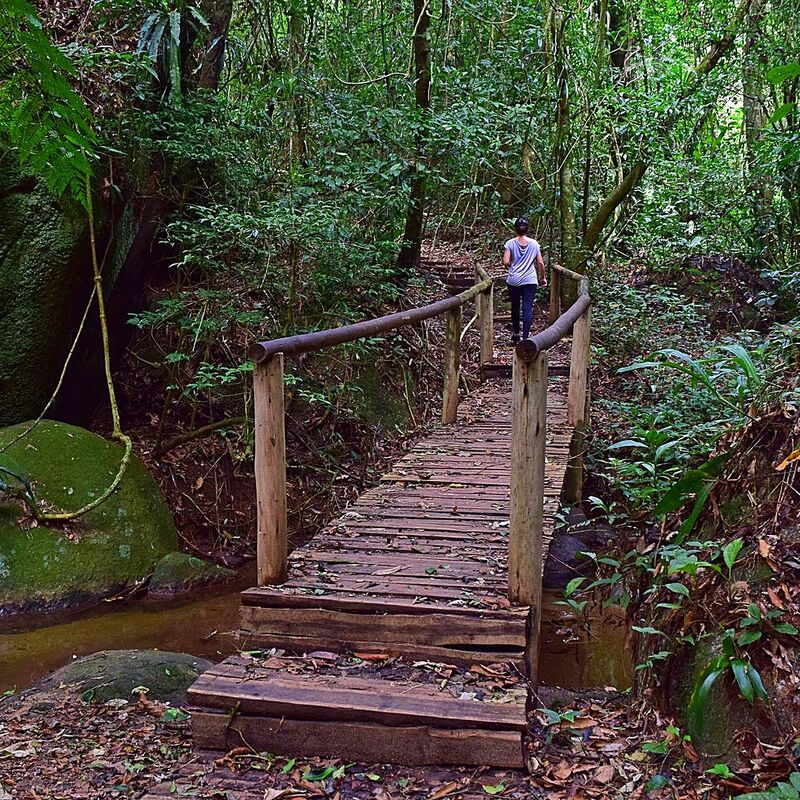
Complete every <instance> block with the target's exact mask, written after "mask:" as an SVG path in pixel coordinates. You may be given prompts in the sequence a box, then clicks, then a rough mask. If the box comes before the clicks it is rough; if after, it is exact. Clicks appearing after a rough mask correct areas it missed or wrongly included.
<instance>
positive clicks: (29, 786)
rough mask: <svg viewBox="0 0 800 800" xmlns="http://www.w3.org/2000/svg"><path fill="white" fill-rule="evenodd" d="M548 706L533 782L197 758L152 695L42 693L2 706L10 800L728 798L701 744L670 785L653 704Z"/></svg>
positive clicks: (532, 759)
mask: <svg viewBox="0 0 800 800" xmlns="http://www.w3.org/2000/svg"><path fill="white" fill-rule="evenodd" d="M540 700H541V704H542V706H550V707H551V708H552V707H553V706H555V707H558V708H559V711H558V712H555V711H552V710H551V711H548V712H543V711H542V712H534V713H533V714H532V715H531V726H530V737H529V742H528V748H529V753H528V763H529V770H530V772H529V773H525V772H522V771H511V770H492V769H487V768H477V769H475V768H470V769H464V768H461V769H448V768H420V767H398V766H386V765H382V764H350V763H346V762H342V761H335V760H322V759H308V758H280V757H275V756H273V755H271V754H268V753H253V752H250V751H248V750H247V748H239V749H237V750H233V751H231V752H230V753H228V754H225V755H221V754H219V753H216V754H210V753H196V752H193V751H192V749H191V747H192V741H191V735H190V723H189V722H188V721H187V720H186V714H184V713H182V712H180V711H179V710H177V709H173V708H170V707H168V706H166V705H163V704H161V703H157V702H153V701H150V700H148V699H147V698H146V697H145V696H144V695H141V696H139V698H138V699H132V700H131V701H130V702H126V701H125V700H110V701H108V702H107V703H105V704H98V703H96V702H87V701H86V700H85V699H84V698H83V697H81V696H80V695H79V694H77V693H75V691H74V690H72V689H70V688H67V687H48V688H45V689H42V690H39V689H33V690H28V691H27V692H23V693H22V694H21V695H20V696H19V697H15V698H6V699H4V701H2V702H0V734H2V736H0V741H2V747H0V798H3V799H4V800H5V798H15V800H16V799H17V798H19V800H105V799H106V798H121V797H143V796H145V797H150V796H151V794H154V796H165V797H169V796H171V797H195V798H219V799H220V800H266V799H267V798H268V799H269V800H277V798H285V800H289V798H312V797H326V798H336V799H337V800H344V799H345V798H359V799H360V798H364V800H366V799H367V798H375V799H376V800H388V798H421V799H423V800H442V799H443V798H461V799H463V800H466V799H470V798H479V797H483V798H487V797H491V796H499V797H507V798H516V799H517V800H520V799H521V798H539V797H541V798H545V797H547V798H554V799H555V800H568V799H569V798H607V797H615V796H619V797H626V798H627V797H632V798H635V797H640V796H643V795H644V794H645V792H647V793H648V794H649V795H650V796H654V797H659V796H664V797H667V796H678V797H687V798H690V797H700V796H704V797H709V796H711V797H713V796H718V797H723V796H725V794H724V787H720V793H719V794H717V795H709V794H708V791H709V790H710V789H711V786H712V785H713V781H712V779H711V778H710V777H709V776H707V775H704V773H703V771H702V768H701V766H700V760H699V758H698V756H697V754H696V753H695V752H694V751H693V749H692V747H691V745H690V744H689V743H683V744H682V745H681V750H682V762H683V764H682V767H681V768H680V769H679V770H677V771H676V769H675V765H674V763H673V764H672V768H671V769H670V770H669V771H668V775H669V781H668V779H667V775H666V774H665V775H662V774H661V771H662V769H664V771H665V772H667V770H666V769H665V757H664V755H663V754H662V753H661V751H662V749H663V748H661V747H659V746H658V745H659V743H660V742H661V741H662V740H664V739H665V736H666V737H667V738H668V736H669V735H668V734H665V733H664V731H663V728H664V726H665V723H666V721H665V720H661V719H660V718H659V717H658V715H657V714H656V713H655V712H653V711H652V710H648V708H647V707H646V705H644V704H641V703H636V704H631V702H630V700H629V699H628V698H627V697H626V696H624V695H621V694H619V693H617V692H613V691H608V692H603V691H591V692H569V693H567V692H562V691H557V692H554V691H547V690H545V692H544V693H543V695H542V697H541V698H540ZM659 776H660V777H659ZM668 783H669V786H670V788H669V790H666V789H663V787H666V786H667V785H668ZM159 787H160V788H159ZM662 791H663V794H662ZM673 792H674V793H675V794H673Z"/></svg>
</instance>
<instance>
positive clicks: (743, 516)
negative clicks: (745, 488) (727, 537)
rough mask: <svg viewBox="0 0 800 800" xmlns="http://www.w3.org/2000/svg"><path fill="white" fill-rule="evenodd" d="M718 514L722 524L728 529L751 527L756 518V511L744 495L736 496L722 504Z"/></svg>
mask: <svg viewBox="0 0 800 800" xmlns="http://www.w3.org/2000/svg"><path fill="white" fill-rule="evenodd" d="M719 513H720V516H721V517H722V519H723V521H724V523H725V524H726V525H727V526H728V527H730V528H741V527H742V526H744V525H751V524H752V523H753V522H754V521H755V518H756V509H755V508H754V507H753V505H752V504H751V502H750V498H749V497H748V496H747V495H746V494H738V495H735V496H734V497H732V498H731V499H730V500H727V501H726V502H724V503H722V504H721V505H720V507H719Z"/></svg>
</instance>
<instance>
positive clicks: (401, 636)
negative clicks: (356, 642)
mask: <svg viewBox="0 0 800 800" xmlns="http://www.w3.org/2000/svg"><path fill="white" fill-rule="evenodd" d="M240 613H241V616H240V625H241V627H242V630H250V631H259V630H260V631H269V632H270V633H272V634H279V633H285V634H287V635H290V636H292V635H296V634H297V632H298V631H299V630H302V631H303V635H304V636H316V635H320V636H328V637H331V638H336V639H346V638H353V637H355V638H357V639H361V640H364V641H381V642H411V643H414V644H425V645H435V646H437V647H454V648H457V649H465V647H464V646H465V645H492V646H493V647H494V648H497V647H505V646H508V647H524V646H525V625H524V622H522V621H521V620H517V621H516V624H514V622H513V621H512V620H509V621H506V620H497V619H487V620H484V621H483V622H482V623H481V624H480V625H476V624H475V622H474V620H472V619H470V618H469V617H458V616H453V615H450V614H422V615H420V614H390V615H369V616H364V615H362V616H360V617H356V616H355V615H353V614H349V613H346V612H341V611H327V610H324V609H296V608H258V607H257V606H242V608H241V609H240Z"/></svg>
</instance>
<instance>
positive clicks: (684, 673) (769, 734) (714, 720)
mask: <svg viewBox="0 0 800 800" xmlns="http://www.w3.org/2000/svg"><path fill="white" fill-rule="evenodd" d="M721 652H722V638H721V635H717V636H712V637H709V638H707V639H704V640H702V641H701V642H700V643H699V644H698V646H697V647H695V648H692V649H691V650H690V651H685V652H684V653H683V654H681V655H682V657H679V658H678V661H677V663H676V664H675V665H674V667H673V668H672V669H671V670H669V672H668V673H667V674H666V689H667V693H668V698H667V699H668V701H669V705H670V706H671V709H672V710H673V711H674V712H676V713H677V715H678V718H679V720H680V722H681V725H682V727H683V728H684V730H685V731H686V733H688V734H689V735H691V737H692V743H693V745H694V746H695V748H696V749H697V751H698V752H699V753H700V754H702V755H705V756H708V757H714V758H723V757H727V758H728V760H729V761H730V762H731V763H733V762H735V761H736V759H737V758H738V757H739V749H738V746H737V742H738V737H739V735H740V734H741V733H742V732H746V731H750V732H757V735H758V738H759V739H760V740H762V741H765V742H774V741H777V740H778V739H779V738H780V733H779V730H780V727H781V726H780V724H778V723H777V722H776V718H775V716H774V714H775V713H777V714H778V715H779V716H780V715H781V713H782V712H781V709H780V708H778V707H777V704H773V708H772V709H770V708H768V707H767V706H766V705H765V704H764V703H763V702H761V701H760V700H756V702H754V703H752V704H751V703H748V702H747V700H745V699H744V698H743V697H742V695H741V694H740V693H739V690H738V688H737V686H736V682H735V680H734V677H733V673H732V671H731V670H730V669H727V670H725V671H724V672H723V673H722V674H721V675H720V676H719V677H718V678H717V679H716V680H715V681H714V683H713V685H712V687H711V690H710V692H709V694H708V699H707V701H706V703H705V705H704V706H703V709H702V713H701V714H699V715H697V718H695V716H694V715H692V714H690V713H689V701H690V699H691V697H692V692H693V691H694V688H695V686H697V684H698V682H699V681H700V680H701V679H702V678H703V677H704V676H705V671H706V669H707V667H708V664H709V663H710V662H711V661H712V660H713V659H714V658H715V657H716V656H718V655H719V654H720V653H721ZM760 674H761V677H762V679H763V681H764V684H765V686H766V689H767V694H768V695H769V696H770V697H771V698H772V699H773V700H775V699H776V694H775V691H776V686H775V683H774V680H773V676H772V675H771V674H770V672H768V671H766V670H763V669H762V671H761V672H760Z"/></svg>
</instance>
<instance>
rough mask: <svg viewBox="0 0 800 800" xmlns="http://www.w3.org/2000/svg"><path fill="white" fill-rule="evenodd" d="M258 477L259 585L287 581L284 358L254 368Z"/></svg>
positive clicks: (276, 358) (274, 357) (260, 363)
mask: <svg viewBox="0 0 800 800" xmlns="http://www.w3.org/2000/svg"><path fill="white" fill-rule="evenodd" d="M253 402H254V405H255V443H256V447H255V451H256V452H255V473H256V498H257V500H256V515H257V524H258V533H257V537H258V540H257V559H256V560H257V564H258V585H259V586H264V585H265V584H277V583H282V582H283V581H285V580H286V569H287V563H286V561H287V555H288V543H287V519H286V432H285V428H284V401H283V354H282V353H277V354H276V355H273V356H271V357H270V358H268V359H267V360H266V361H261V362H259V363H258V364H256V365H255V369H254V371H253Z"/></svg>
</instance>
